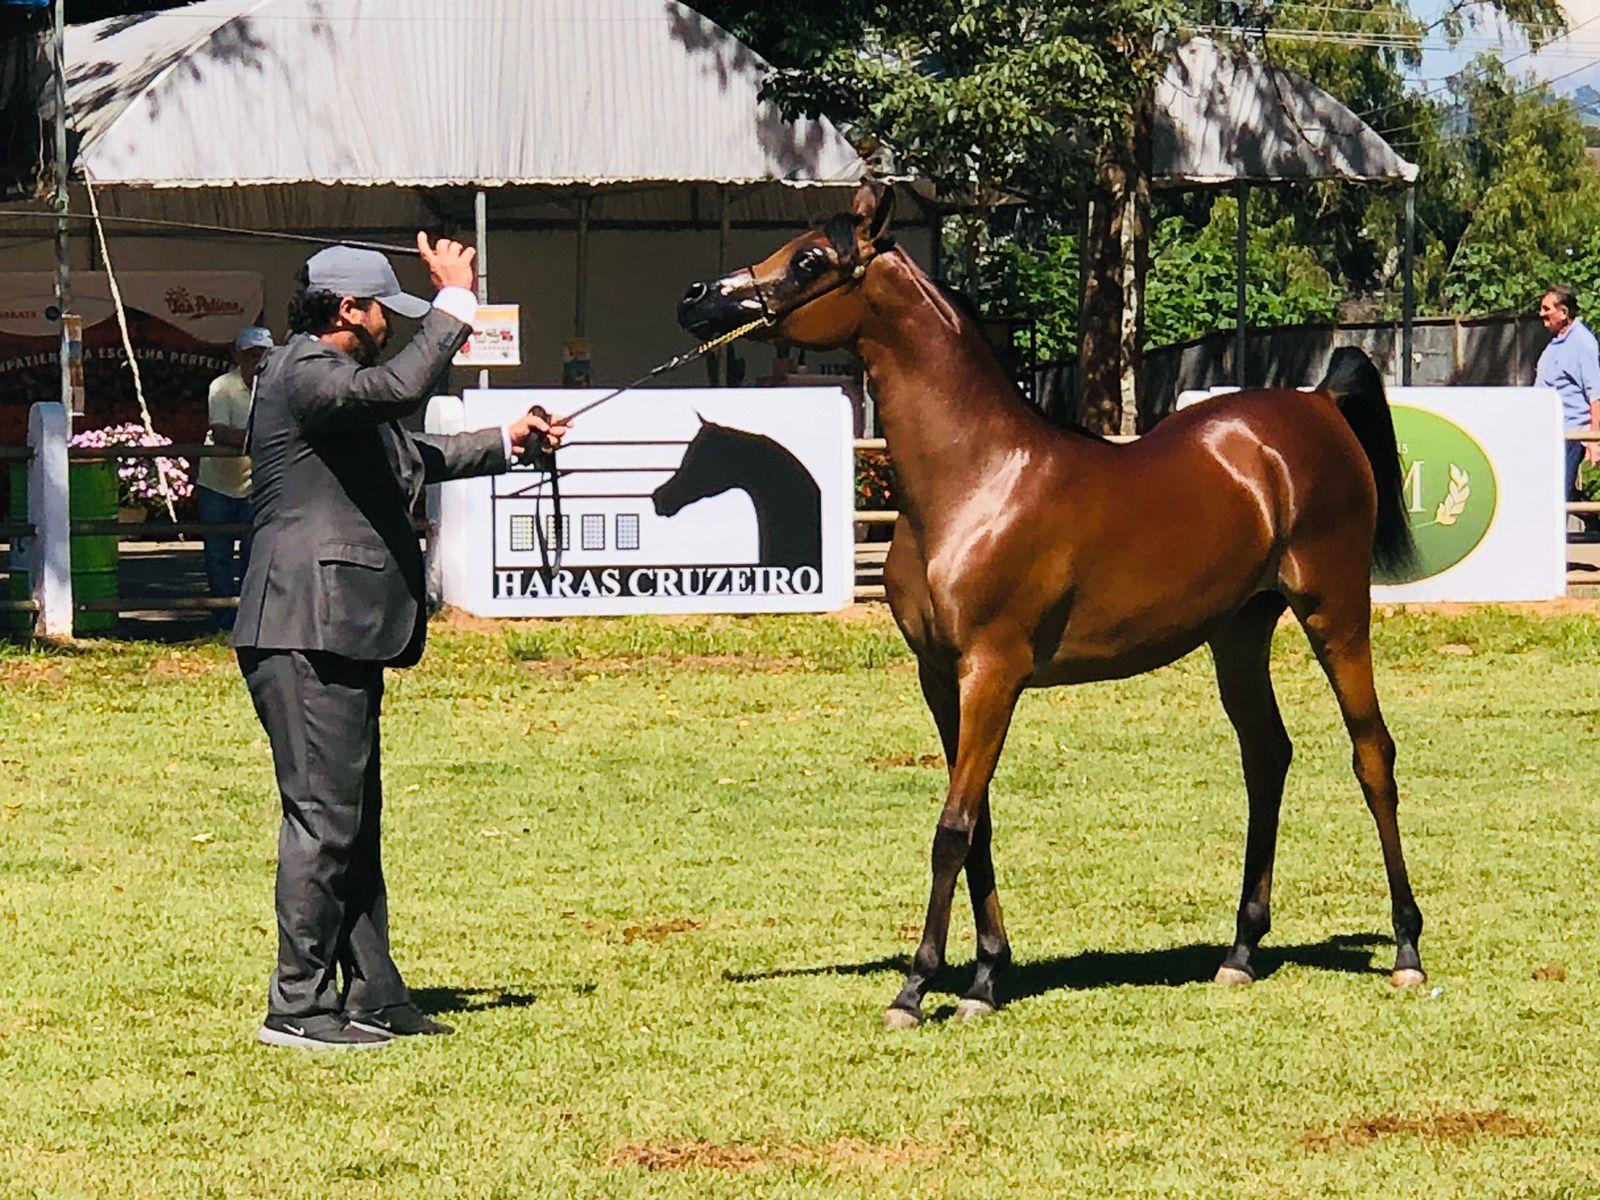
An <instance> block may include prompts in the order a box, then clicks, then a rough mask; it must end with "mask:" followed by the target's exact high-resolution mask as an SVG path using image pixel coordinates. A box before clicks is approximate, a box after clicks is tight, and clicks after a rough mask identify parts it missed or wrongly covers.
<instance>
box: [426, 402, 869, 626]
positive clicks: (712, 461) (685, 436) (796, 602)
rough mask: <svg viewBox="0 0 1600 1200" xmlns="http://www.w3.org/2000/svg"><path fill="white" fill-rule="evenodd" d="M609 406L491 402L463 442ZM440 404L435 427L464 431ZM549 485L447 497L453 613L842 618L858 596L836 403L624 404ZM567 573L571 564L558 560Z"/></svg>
mask: <svg viewBox="0 0 1600 1200" xmlns="http://www.w3.org/2000/svg"><path fill="white" fill-rule="evenodd" d="M601 395H604V393H603V392H601V391H580V390H573V389H560V390H529V389H513V388H505V389H492V390H488V391H469V392H467V393H466V395H465V396H464V398H463V401H462V402H461V403H462V406H463V411H462V412H461V415H460V421H461V423H462V427H464V428H467V429H479V428H483V427H486V426H491V425H500V424H505V423H508V422H510V421H513V420H515V419H516V418H517V417H518V416H520V415H521V414H522V413H524V412H526V411H527V410H528V408H529V407H530V406H532V405H535V404H537V405H540V406H542V407H543V408H544V409H545V410H546V411H548V412H551V413H554V414H558V415H559V414H563V413H567V412H571V411H573V410H574V409H577V408H579V407H581V406H582V405H583V404H585V403H587V402H588V401H589V400H592V399H596V398H598V397H599V396H601ZM448 403H449V398H444V400H443V401H442V402H441V401H436V402H435V409H434V411H432V412H430V421H429V427H430V428H436V429H448V428H449V427H450V426H451V424H453V422H452V421H450V420H449V419H448V418H444V417H443V416H442V414H443V413H444V412H445V411H447V408H448ZM556 467H557V471H558V473H559V481H560V491H561V506H560V507H561V512H560V514H559V521H558V520H557V513H556V505H555V497H554V495H553V492H552V488H551V479H550V474H549V473H548V472H547V471H545V470H542V469H537V468H533V467H518V468H516V469H514V470H512V471H510V472H509V473H507V474H505V475H500V476H494V477H490V478H484V479H470V480H461V481H458V482H455V483H450V484H446V485H444V486H443V487H441V488H440V489H439V504H438V520H439V556H438V558H439V564H440V579H441V584H442V590H443V595H444V600H445V602H446V603H448V604H454V605H456V606H458V607H460V608H464V609H466V610H467V611H469V612H472V613H476V614H478V615H480V616H489V617H554V616H571V615H579V614H598V615H612V614H620V613H702V612H727V613H745V612H826V611H832V610H835V609H840V608H844V607H845V606H847V605H848V604H849V603H850V602H851V599H852V594H853V589H854V583H855V578H854V567H855V562H854V547H853V540H854V539H853V536H852V524H851V518H852V513H853V511H854V504H853V499H854V455H853V451H852V445H851V428H850V405H849V401H848V400H847V399H846V397H845V395H844V393H843V392H842V391H840V390H838V389H835V388H746V389H734V388H717V389H694V390H671V391H669V390H655V389H650V390H641V391H636V392H629V393H625V394H623V395H621V396H618V397H617V398H616V399H614V400H611V401H609V402H607V403H605V404H603V405H601V406H600V407H599V408H596V409H594V410H593V411H592V412H589V413H585V414H584V415H583V416H582V417H580V418H578V420H577V422H576V423H575V424H574V426H573V429H572V432H571V433H570V434H569V435H568V438H567V441H566V443H565V444H564V445H563V446H562V448H561V450H560V451H559V452H558V454H557V456H556ZM558 559H559V561H558Z"/></svg>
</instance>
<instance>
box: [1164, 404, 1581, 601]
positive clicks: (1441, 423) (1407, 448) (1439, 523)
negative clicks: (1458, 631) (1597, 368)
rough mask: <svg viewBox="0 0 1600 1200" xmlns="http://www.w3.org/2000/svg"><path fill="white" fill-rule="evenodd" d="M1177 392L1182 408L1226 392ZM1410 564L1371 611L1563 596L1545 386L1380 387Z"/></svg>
mask: <svg viewBox="0 0 1600 1200" xmlns="http://www.w3.org/2000/svg"><path fill="white" fill-rule="evenodd" d="M1234 390H1235V389H1232V388H1216V389H1213V390H1212V391H1210V392H1184V393H1182V394H1181V395H1180V396H1179V397H1178V407H1179V408H1187V407H1189V406H1190V405H1191V404H1196V403H1199V402H1201V401H1203V400H1207V399H1210V398H1212V397H1221V396H1225V395H1226V394H1228V393H1230V392H1232V391H1234ZM1389 407H1390V410H1391V411H1392V413H1393V414H1394V427H1395V438H1396V440H1397V442H1398V443H1399V446H1400V463H1401V468H1402V469H1403V470H1404V472H1405V501H1406V510H1407V512H1408V513H1409V514H1410V517H1411V532H1412V535H1413V536H1414V537H1415V538H1416V542H1417V552H1418V557H1417V566H1416V569H1415V570H1414V571H1413V572H1412V573H1411V577H1410V578H1409V579H1407V580H1406V581H1405V582H1402V583H1394V584H1376V585H1374V586H1373V589H1372V598H1373V599H1374V600H1375V601H1377V602H1379V603H1381V604H1400V603H1405V602H1408V601H1419V602H1422V601H1446V600H1464V601H1512V600H1554V599H1557V598H1559V597H1561V596H1564V595H1565V594H1566V590H1567V545H1566V538H1567V521H1566V481H1565V478H1564V474H1563V472H1564V461H1563V460H1564V457H1565V445H1566V443H1565V440H1564V438H1563V435H1562V425H1561V400H1560V397H1559V396H1557V395H1556V393H1555V392H1554V391H1551V390H1549V389H1548V388H1531V387H1527V388H1515V387H1438V388H1407V387H1396V388H1390V389H1389Z"/></svg>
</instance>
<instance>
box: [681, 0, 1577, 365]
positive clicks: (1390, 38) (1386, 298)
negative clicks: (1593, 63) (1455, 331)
mask: <svg viewBox="0 0 1600 1200" xmlns="http://www.w3.org/2000/svg"><path fill="white" fill-rule="evenodd" d="M697 7H699V8H700V9H701V10H702V11H704V12H706V13H707V15H709V16H710V17H712V18H713V19H714V20H717V21H719V22H720V23H722V24H723V25H725V26H727V27H728V28H729V29H730V30H731V31H733V32H734V33H735V34H737V35H738V36H740V37H742V38H745V39H746V40H747V41H749V42H750V44H751V45H753V46H754V47H755V48H756V49H757V50H758V51H760V52H761V53H763V54H765V55H766V56H767V57H768V58H769V59H770V60H771V61H772V62H773V63H774V64H775V65H776V66H777V68H778V70H777V72H776V73H775V74H774V76H773V77H772V79H771V80H770V82H769V84H768V91H769V94H770V95H771V97H772V98H774V99H775V100H777V101H778V102H779V103H780V105H781V106H782V107H784V108H785V110H786V111H789V112H802V111H803V112H807V113H825V114H827V115H829V116H831V117H833V118H834V119H835V120H837V121H839V122H841V123H842V125H843V127H844V128H845V129H846V131H847V132H848V133H849V134H850V135H851V136H852V137H853V138H854V139H855V140H856V141H857V143H858V144H859V145H860V146H862V147H863V149H864V150H866V151H867V152H869V153H876V152H880V151H882V152H885V158H884V161H885V162H886V163H892V164H893V165H895V166H896V167H898V168H901V169H905V170H910V171H915V172H917V173H920V174H922V175H924V176H926V177H927V178H929V179H931V180H932V181H933V182H934V183H935V184H936V185H937V186H938V188H939V189H940V190H941V191H942V192H944V193H945V194H946V195H947V196H950V197H955V198H960V199H963V200H976V201H977V203H978V206H979V208H980V210H981V211H980V216H979V219H978V222H977V223H978V224H980V225H981V226H982V229H981V231H980V232H978V233H976V234H974V233H973V232H972V230H970V229H967V230H962V231H959V232H958V234H957V235H956V237H955V241H956V242H957V243H958V244H959V245H960V246H961V247H962V248H963V249H967V250H971V251H973V253H972V255H971V258H972V261H971V263H970V264H967V263H962V262H961V261H960V257H961V256H956V259H955V261H956V266H955V267H954V269H953V270H952V272H951V273H952V275H953V276H954V277H955V279H956V281H957V282H958V283H959V284H960V285H961V286H963V287H964V288H965V290H967V291H968V292H969V293H971V294H972V295H973V297H974V298H975V299H976V300H977V301H978V302H979V303H980V305H982V306H983V307H984V308H985V309H986V311H989V312H992V313H995V314H997V315H1027V316H1031V317H1033V318H1034V319H1035V320H1036V321H1037V322H1038V324H1039V328H1038V333H1037V338H1038V343H1039V346H1040V349H1041V353H1042V354H1043V356H1045V357H1059V356H1062V355H1064V354H1067V353H1070V351H1071V349H1072V347H1073V345H1074V343H1075V330H1074V326H1075V322H1076V313H1077V290H1078V289H1077V267H1076V250H1077V247H1076V238H1075V237H1074V233H1075V229H1074V228H1073V219H1072V215H1071V214H1072V213H1073V212H1074V211H1075V210H1076V198H1075V197H1076V191H1077V188H1078V187H1079V186H1080V184H1081V183H1082V181H1083V179H1084V178H1085V177H1086V171H1087V159H1088V155H1089V153H1090V152H1091V151H1092V150H1093V149H1094V148H1095V146H1096V145H1097V144H1098V140H1099V138H1100V135H1101V134H1103V133H1104V132H1105V131H1106V130H1108V129H1111V128H1113V127H1114V126H1116V125H1117V123H1119V122H1121V121H1123V120H1126V118H1127V115H1128V113H1129V111H1130V105H1131V104H1132V102H1133V101H1134V99H1135V98H1136V97H1138V96H1139V95H1141V94H1142V92H1143V88H1144V86H1145V84H1146V83H1147V82H1148V81H1149V80H1150V79H1151V78H1152V77H1153V75H1154V73H1155V72H1156V71H1158V70H1159V68H1160V65H1161V63H1160V61H1159V55H1158V54H1155V53H1154V52H1152V51H1150V50H1149V48H1150V47H1152V46H1154V45H1159V44H1170V42H1166V43H1162V41H1161V36H1162V35H1163V34H1170V33H1172V32H1174V31H1177V30H1180V29H1181V28H1183V27H1184V26H1186V25H1205V26H1208V27H1209V26H1222V27H1229V28H1235V29H1239V30H1241V31H1247V30H1254V29H1260V28H1262V27H1274V26H1276V27H1278V28H1280V29H1285V30H1288V29H1293V30H1297V31H1301V32H1302V34H1306V33H1309V34H1310V35H1312V36H1295V37H1292V38H1291V37H1285V38H1275V39H1270V40H1268V41H1266V42H1264V43H1263V42H1262V41H1260V40H1259V39H1257V38H1255V37H1253V36H1247V35H1245V34H1244V33H1243V32H1242V33H1241V38H1242V40H1243V41H1244V44H1245V46H1246V48H1248V49H1250V50H1251V51H1252V52H1254V53H1258V54H1266V55H1267V56H1268V57H1270V58H1271V59H1272V61H1274V62H1275V63H1277V64H1279V65H1281V66H1284V67H1287V68H1289V69H1291V70H1293V71H1295V72H1297V73H1299V74H1301V75H1303V76H1305V77H1306V78H1308V79H1309V80H1310V81H1311V82H1313V83H1316V84H1318V85H1320V86H1322V87H1324V88H1326V89H1328V90H1329V91H1330V92H1331V93H1332V94H1333V95H1335V96H1336V97H1338V98H1339V99H1341V100H1343V101H1344V102H1345V103H1346V104H1347V105H1349V107H1350V108H1352V109H1353V110H1354V111H1355V112H1357V113H1358V114H1362V115H1364V116H1365V117H1366V119H1367V120H1369V121H1370V123H1371V124H1372V125H1373V127H1374V128H1375V129H1376V130H1377V131H1378V132H1379V133H1380V135H1382V136H1384V137H1386V138H1387V139H1388V140H1389V141H1390V142H1391V144H1393V145H1394V147H1395V149H1396V150H1397V151H1398V152H1399V153H1400V154H1401V155H1403V156H1405V157H1408V158H1410V159H1411V160H1413V161H1415V162H1417V163H1418V165H1419V166H1420V167H1421V179H1420V184H1419V187H1418V190H1417V211H1418V230H1419V240H1418V246H1417V279H1418V285H1419V289H1418V296H1419V306H1420V307H1421V309H1422V310H1423V311H1425V312H1426V311H1429V310H1434V311H1456V312H1461V313H1464V314H1470V313H1481V312H1492V311H1506V310H1508V309H1511V308H1517V307H1519V306H1521V305H1522V304H1524V303H1525V302H1526V299H1527V297H1528V296H1529V295H1530V294H1531V293H1532V292H1533V291H1535V290H1536V289H1537V288H1539V287H1542V286H1543V280H1544V278H1545V277H1546V275H1547V274H1548V273H1549V272H1550V271H1555V272H1556V274H1557V275H1568V276H1573V277H1587V276H1589V275H1591V274H1596V273H1600V268H1591V267H1589V266H1588V265H1587V259H1586V257H1585V256H1586V255H1587V253H1588V251H1587V250H1586V249H1585V247H1586V245H1587V244H1588V239H1587V237H1586V230H1587V229H1588V228H1590V227H1593V226H1594V225H1596V224H1597V223H1600V222H1597V221H1596V219H1595V218H1596V216H1597V215H1600V212H1597V210H1596V207H1595V200H1594V197H1593V193H1594V190H1595V189H1594V186H1593V183H1592V180H1591V178H1590V174H1591V173H1590V171H1589V169H1588V166H1587V163H1586V162H1585V160H1584V157H1583V145H1584V137H1585V135H1584V132H1583V130H1582V129H1581V127H1580V126H1579V124H1578V122H1577V118H1576V115H1575V113H1574V112H1573V111H1572V109H1571V108H1570V106H1568V105H1565V104H1556V103H1549V102H1548V98H1547V97H1546V96H1544V95H1543V94H1541V93H1539V92H1537V91H1530V90H1529V89H1528V87H1527V86H1526V84H1525V83H1523V82H1522V81H1519V80H1514V79H1512V78H1510V77H1509V75H1508V74H1507V72H1506V70H1505V68H1504V66H1503V65H1501V64H1499V63H1498V62H1495V61H1493V60H1489V59H1484V60H1480V61H1478V62H1475V63H1474V64H1472V66H1471V67H1469V68H1468V69H1467V70H1466V71H1464V72H1462V73H1460V75H1459V76H1458V77H1457V78H1456V79H1455V81H1454V82H1453V84H1452V85H1451V86H1450V87H1448V88H1447V89H1445V90H1443V91H1438V90H1435V91H1433V92H1432V93H1426V94H1419V93H1418V92H1417V91H1416V90H1415V89H1414V88H1411V87H1409V86H1408V84H1407V81H1406V76H1405V72H1406V70H1407V68H1409V67H1411V66H1414V65H1415V63H1416V62H1417V60H1418V53H1417V50H1416V43H1415V41H1412V42H1411V43H1409V44H1408V43H1407V42H1406V39H1407V38H1411V39H1420V38H1423V37H1428V38H1432V39H1438V38H1440V37H1446V38H1460V37H1462V36H1464V35H1466V34H1468V33H1471V32H1473V31H1474V30H1481V28H1483V27H1484V25H1485V23H1486V22H1493V21H1503V22H1504V23H1505V24H1507V25H1509V26H1511V27H1515V28H1518V29H1520V30H1521V32H1522V33H1523V34H1524V35H1525V36H1526V37H1527V38H1528V39H1529V40H1530V41H1531V42H1532V43H1534V44H1539V43H1541V42H1543V41H1546V40H1548V39H1549V38H1550V37H1551V36H1552V35H1553V34H1554V33H1555V32H1556V30H1557V29H1559V28H1560V27H1561V26H1562V24H1563V22H1564V20H1565V17H1564V14H1563V11H1562V8H1561V5H1560V4H1559V3H1558V2H1557V0H1487V2H1485V3H1481V4H1479V3H1466V2H1465V0H1449V3H1448V4H1447V5H1446V7H1445V8H1444V9H1443V11H1438V9H1437V7H1436V6H1433V5H1430V6H1428V7H1427V8H1426V9H1424V8H1423V6H1422V5H1420V4H1418V3H1416V2H1415V0H1349V2H1348V3H1341V4H1337V5H1333V4H1322V3H1310V2H1293V3H1290V2H1280V0H1163V2H1161V3H1157V4H1140V3H1136V2H1134V0H1115V2H1113V3H1090V2H1088V0H1063V2H1055V3H1044V2H1042V0H1035V2H1031V3H1023V4H1013V3H1010V2H1008V0H922V2H914V0H833V2H831V3H828V4H820V5H796V4H794V3H793V2H792V0H703V2H702V3H699V4H698V5H697ZM1318 33H1323V34H1327V35H1328V37H1327V38H1326V39H1321V40H1319V39H1318V38H1317V37H1316V36H1315V35H1316V34H1318ZM1361 35H1364V37H1363V36H1361ZM1007 195H1009V196H1015V197H1021V198H1023V199H1024V200H1026V201H1028V202H1029V211H1028V213H1027V215H1026V217H1025V218H1024V219H1023V220H1021V221H1016V220H1014V219H1013V218H1011V217H1009V216H1007V215H1002V216H1001V217H1000V218H999V220H998V221H995V220H991V219H990V218H992V217H993V215H994V210H995V205H996V202H997V201H998V200H999V199H1000V198H1001V197H1003V196H1007ZM1256 205H1259V209H1258V211H1259V214H1260V222H1261V225H1262V226H1263V229H1262V231H1261V232H1259V233H1258V234H1256V235H1253V236H1252V242H1251V250H1250V253H1251V270H1252V274H1254V275H1256V276H1257V279H1258V280H1259V282H1257V283H1254V284H1253V285H1252V295H1251V300H1250V304H1251V310H1252V314H1253V315H1252V320H1263V321H1264V322H1271V321H1276V320H1278V319H1279V318H1280V317H1281V318H1282V319H1287V320H1300V319H1312V318H1315V319H1323V318H1325V317H1326V316H1331V315H1332V314H1333V311H1334V308H1335V305H1334V303H1333V302H1332V300H1330V296H1331V293H1330V290H1329V289H1330V284H1331V286H1332V287H1333V288H1335V289H1337V291H1338V292H1339V293H1340V295H1341V296H1342V297H1346V298H1363V299H1364V300H1365V301H1366V304H1365V305H1364V306H1363V309H1364V311H1368V312H1375V313H1377V314H1380V315H1386V316H1393V315H1396V314H1397V313H1398V311H1399V302H1400V301H1399V293H1400V255H1399V244H1400V237H1401V213H1402V198H1401V196H1400V194H1399V193H1398V192H1397V191H1396V190H1394V189H1386V188H1372V187H1363V186H1359V185H1350V184H1337V183H1329V184H1316V185H1311V186H1306V187H1297V188H1290V189H1283V190H1278V191H1274V192H1272V193H1270V194H1268V193H1259V194H1258V195H1257V196H1256V197H1255V198H1254V199H1253V207H1255V206H1256ZM1212 208H1213V200H1212V197H1211V196H1209V195H1199V196H1195V195H1189V196H1178V197H1166V196H1163V197H1161V198H1159V199H1158V201H1157V218H1158V220H1157V225H1158V230H1159V231H1158V233H1157V237H1156V241H1157V243H1158V245H1157V248H1156V260H1155V263H1154V266H1153V285H1154V286H1155V287H1156V288H1157V289H1158V291H1160V293H1161V295H1160V296H1159V297H1158V298H1153V299H1152V300H1151V302H1150V310H1151V311H1150V322H1149V328H1150V330H1151V333H1152V335H1153V340H1154V341H1157V342H1159V341H1161V340H1166V339H1168V338H1182V337H1187V336H1190V335H1191V334H1192V333H1194V332H1198V331H1199V330H1201V329H1204V328H1211V329H1214V328H1217V327H1218V324H1219V320H1226V318H1223V317H1221V314H1231V313H1232V311H1233V302H1232V298H1231V292H1232V282H1231V266H1229V267H1228V271H1227V278H1226V279H1222V278H1221V277H1220V276H1219V275H1218V274H1217V269H1216V268H1217V267H1218V266H1219V261H1218V260H1216V253H1217V251H1218V250H1219V249H1223V248H1226V249H1228V250H1229V251H1230V252H1231V233H1230V232H1228V231H1226V230H1225V229H1222V228H1221V226H1223V225H1225V222H1218V221H1213V214H1212ZM1176 218H1182V221H1183V224H1182V225H1181V226H1178V227H1175V229H1169V228H1167V223H1168V221H1170V220H1172V219H1176ZM1214 225H1216V226H1218V229H1217V230H1215V231H1214V232H1215V233H1216V234H1217V236H1215V237H1213V226H1214ZM1063 226H1065V227H1063ZM1195 236H1198V237H1199V238H1200V239H1201V240H1202V241H1203V242H1205V245H1203V246H1201V247H1198V248H1197V247H1192V246H1190V245H1189V242H1190V241H1191V240H1192V238H1193V237H1195ZM1169 255H1171V256H1174V257H1172V259H1171V261H1165V262H1164V261H1163V258H1164V257H1165V256H1169ZM1197 256H1198V257H1197ZM1313 258H1314V259H1315V260H1316V263H1318V264H1320V270H1318V269H1315V268H1314V264H1313V263H1312V261H1311V260H1312V259H1313ZM1190 272H1194V273H1195V274H1194V276H1193V277H1192V278H1190V277H1189V274H1188V273H1190ZM1273 289H1283V293H1282V294H1281V295H1277V296H1272V295H1268V294H1267V293H1269V292H1271V291H1273ZM1219 301H1220V303H1219ZM1256 313H1259V314H1261V316H1260V317H1257V316H1255V315H1254V314H1256ZM1208 314H1209V316H1210V319H1209V320H1206V319H1205V318H1206V317H1207V316H1208Z"/></svg>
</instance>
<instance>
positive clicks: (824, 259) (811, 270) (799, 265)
mask: <svg viewBox="0 0 1600 1200" xmlns="http://www.w3.org/2000/svg"><path fill="white" fill-rule="evenodd" d="M827 269H828V255H827V254H826V252H824V251H822V250H807V251H806V252H805V253H804V254H802V255H801V256H800V258H799V259H798V260H797V261H796V262H795V264H794V273H795V274H796V275H798V276H800V278H801V279H815V278H816V277H817V276H818V275H821V274H822V273H823V272H824V271H826V270H827Z"/></svg>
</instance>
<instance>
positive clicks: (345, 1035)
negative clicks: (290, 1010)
mask: <svg viewBox="0 0 1600 1200" xmlns="http://www.w3.org/2000/svg"><path fill="white" fill-rule="evenodd" d="M256 1040H257V1041H259V1042H265V1043H266V1044H267V1045H269V1046H293V1047H295V1048H297V1049H300V1050H376V1049H378V1048H379V1047H382V1046H387V1045H388V1044H389V1039H388V1038H386V1037H383V1036H381V1035H380V1034H376V1033H373V1032H371V1031H370V1030H366V1029H362V1028H360V1027H358V1026H356V1025H353V1024H351V1023H350V1022H348V1021H346V1020H345V1019H344V1018H343V1017H339V1016H334V1015H331V1014H324V1015H319V1016H315V1017H268V1018H267V1019H266V1020H265V1021H263V1022H262V1023H261V1028H260V1029H258V1030H256Z"/></svg>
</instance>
